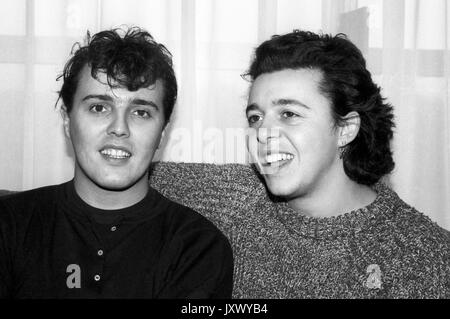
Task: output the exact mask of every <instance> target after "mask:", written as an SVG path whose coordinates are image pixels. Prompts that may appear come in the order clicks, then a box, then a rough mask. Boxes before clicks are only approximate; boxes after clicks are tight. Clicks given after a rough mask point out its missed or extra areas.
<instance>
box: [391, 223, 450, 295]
mask: <svg viewBox="0 0 450 319" xmlns="http://www.w3.org/2000/svg"><path fill="white" fill-rule="evenodd" d="M430 228H431V227H430ZM449 238H450V237H449V233H448V232H447V231H446V230H444V229H440V228H438V227H433V228H431V229H430V230H428V231H425V230H424V229H413V228H411V232H410V234H409V238H408V243H407V244H405V245H404V249H405V251H404V255H403V258H402V260H401V263H399V267H398V268H399V269H401V271H399V272H398V273H397V276H396V278H394V280H393V285H392V287H391V291H390V295H391V296H390V297H392V298H414V299H417V298H420V299H422V298H432V299H436V298H438V299H442V298H444V299H448V298H450V241H449Z"/></svg>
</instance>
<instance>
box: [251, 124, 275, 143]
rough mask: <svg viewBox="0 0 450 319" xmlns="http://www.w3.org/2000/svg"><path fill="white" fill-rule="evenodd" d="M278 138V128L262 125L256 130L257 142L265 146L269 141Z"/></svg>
mask: <svg viewBox="0 0 450 319" xmlns="http://www.w3.org/2000/svg"><path fill="white" fill-rule="evenodd" d="M278 137H280V128H278V127H275V126H269V125H262V126H261V127H259V128H258V129H257V133H256V138H257V140H258V142H260V143H263V144H267V143H269V141H270V140H271V139H274V138H278Z"/></svg>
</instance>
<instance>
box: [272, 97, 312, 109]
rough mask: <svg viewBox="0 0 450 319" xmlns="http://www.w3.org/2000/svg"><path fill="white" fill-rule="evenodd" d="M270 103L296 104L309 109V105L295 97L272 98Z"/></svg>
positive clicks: (277, 104)
mask: <svg viewBox="0 0 450 319" xmlns="http://www.w3.org/2000/svg"><path fill="white" fill-rule="evenodd" d="M272 105H274V106H284V105H298V106H301V107H304V108H307V109H310V107H309V106H308V105H306V104H304V103H302V102H300V101H299V100H296V99H278V100H274V101H273V102H272Z"/></svg>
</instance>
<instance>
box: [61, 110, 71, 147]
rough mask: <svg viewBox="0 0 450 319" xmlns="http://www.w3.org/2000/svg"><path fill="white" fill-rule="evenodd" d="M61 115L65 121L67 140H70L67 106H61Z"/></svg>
mask: <svg viewBox="0 0 450 319" xmlns="http://www.w3.org/2000/svg"><path fill="white" fill-rule="evenodd" d="M60 113H61V117H62V119H63V126H64V133H65V134H66V136H67V138H68V139H70V117H69V113H68V112H67V108H66V106H65V105H62V106H61V110H60Z"/></svg>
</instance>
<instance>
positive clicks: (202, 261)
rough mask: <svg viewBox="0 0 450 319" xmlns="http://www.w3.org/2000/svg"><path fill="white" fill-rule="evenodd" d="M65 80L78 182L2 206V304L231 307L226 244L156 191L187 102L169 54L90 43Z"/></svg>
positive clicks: (117, 41) (118, 38)
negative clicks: (166, 301) (158, 156)
mask: <svg viewBox="0 0 450 319" xmlns="http://www.w3.org/2000/svg"><path fill="white" fill-rule="evenodd" d="M61 77H62V80H63V84H62V88H61V91H60V93H59V97H60V99H62V102H63V105H62V108H61V114H62V116H63V122H64V131H65V134H66V136H67V138H68V139H70V141H71V143H72V145H73V149H74V154H75V174H74V178H73V180H71V181H69V182H66V183H63V184H61V185H54V186H48V187H43V188H39V189H34V190H30V191H25V192H20V193H17V194H14V195H10V196H7V197H3V198H1V200H0V297H3V298H228V297H230V296H231V289H232V273H233V257H232V251H231V248H230V245H229V243H228V240H227V239H226V238H225V236H224V235H223V234H222V233H221V232H220V231H219V230H218V229H217V228H216V227H215V226H214V225H213V224H212V223H211V222H209V221H207V220H206V219H205V218H204V217H202V216H200V215H199V214H198V213H196V212H194V211H192V210H191V209H189V208H187V207H184V206H181V205H179V204H176V203H175V202H172V201H170V200H168V199H166V198H165V197H163V196H162V195H161V194H160V193H158V192H157V191H156V190H154V189H152V188H150V187H149V183H148V175H149V165H150V162H151V160H152V158H153V155H154V153H155V151H156V149H157V148H158V146H159V144H160V140H161V136H162V133H163V130H164V128H165V126H166V124H167V122H168V121H169V118H170V115H171V113H172V110H173V107H174V104H175V100H176V95H177V83H176V78H175V74H174V70H173V68H172V57H171V54H170V53H169V51H168V50H167V49H166V48H165V47H164V46H163V45H162V44H159V43H157V42H155V41H154V39H153V38H152V36H151V35H150V34H149V33H148V32H146V31H144V30H141V29H139V28H131V29H128V30H121V29H114V30H109V31H102V32H99V33H97V34H95V35H94V36H92V37H90V36H89V34H88V37H87V43H86V45H84V46H81V45H79V46H78V49H77V50H76V51H75V52H74V54H73V56H72V57H71V58H70V60H69V61H68V63H67V64H66V66H65V68H64V72H63V74H62V76H61Z"/></svg>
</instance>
